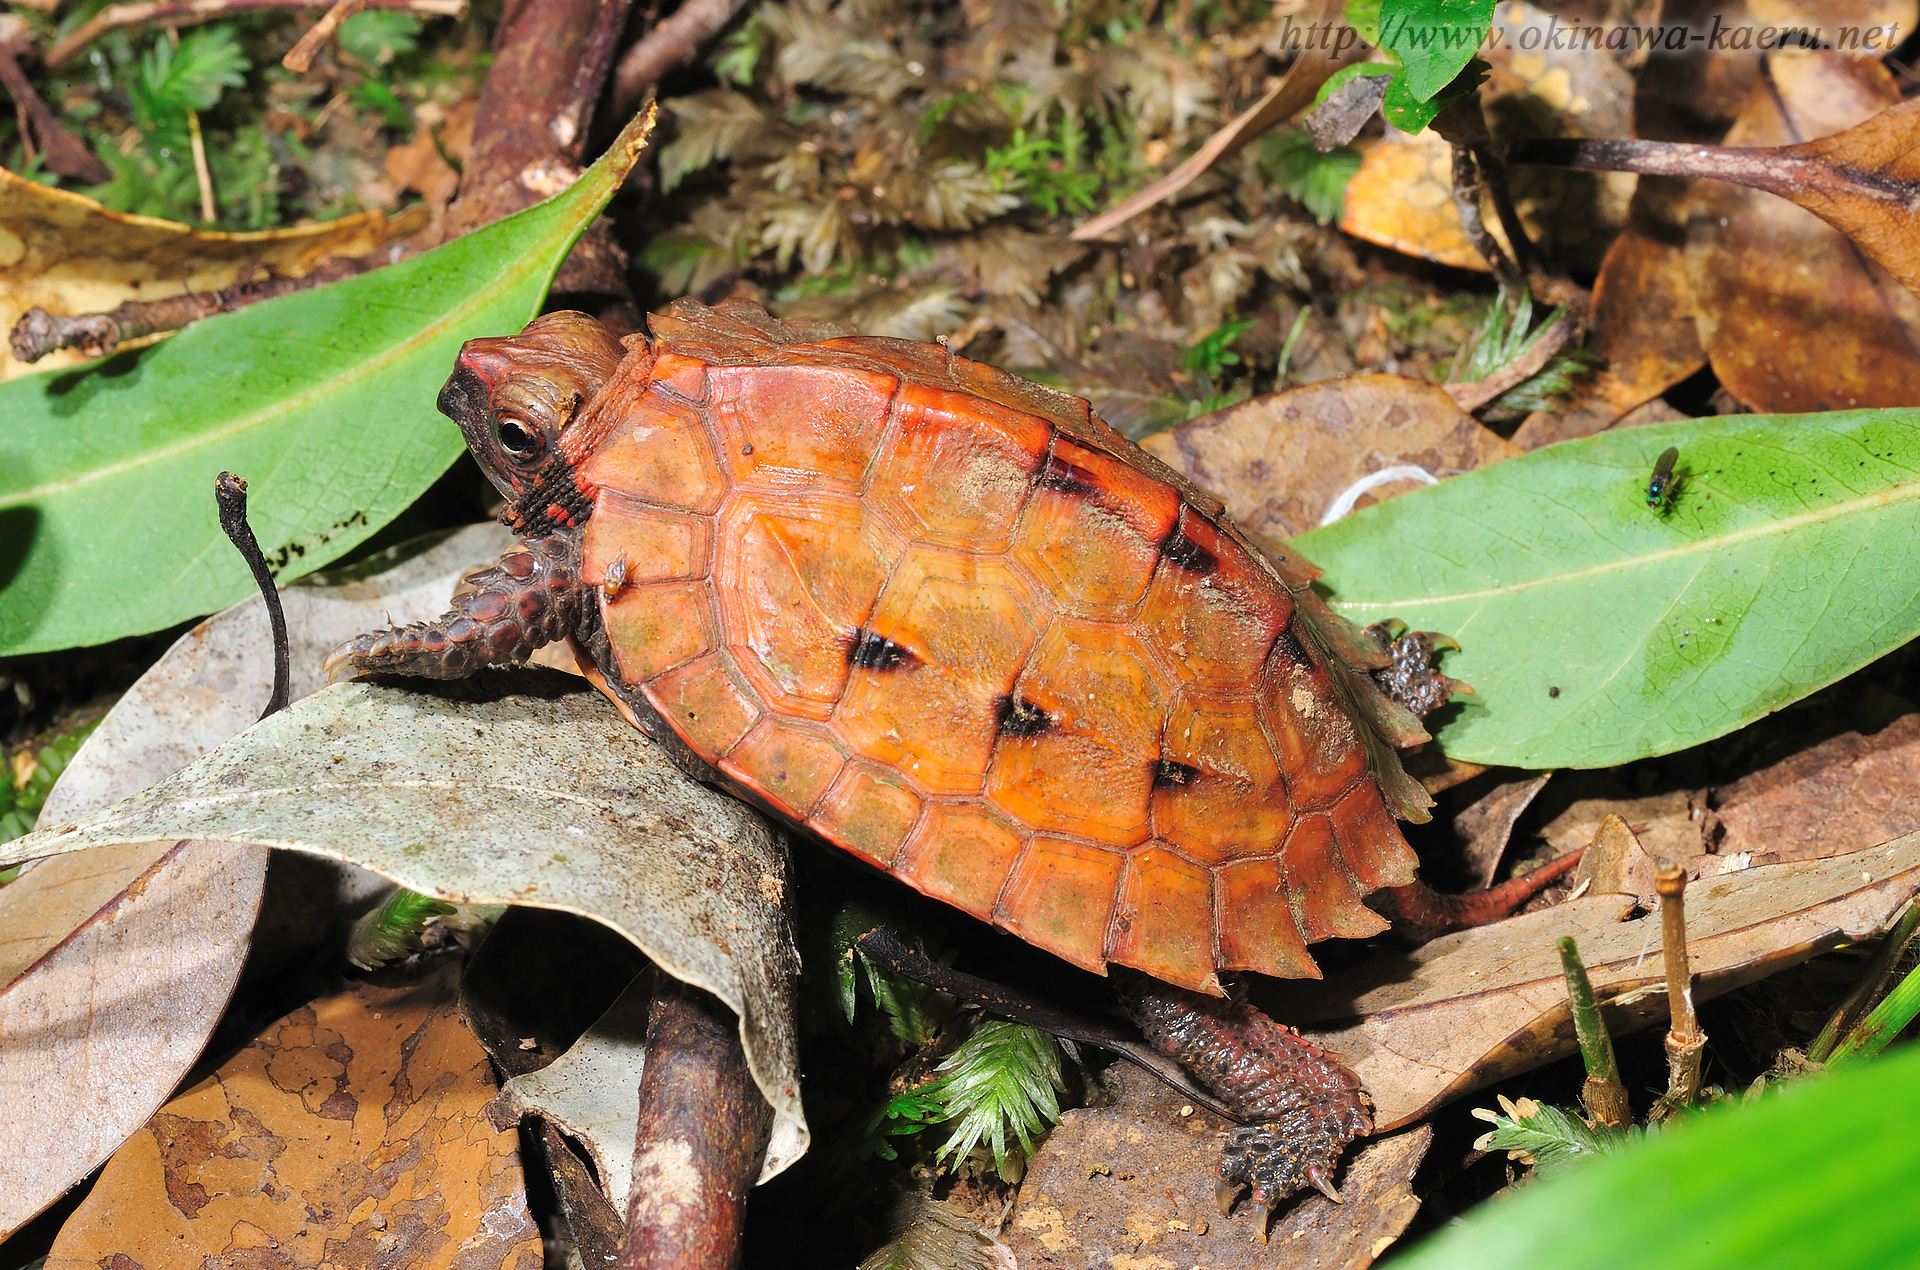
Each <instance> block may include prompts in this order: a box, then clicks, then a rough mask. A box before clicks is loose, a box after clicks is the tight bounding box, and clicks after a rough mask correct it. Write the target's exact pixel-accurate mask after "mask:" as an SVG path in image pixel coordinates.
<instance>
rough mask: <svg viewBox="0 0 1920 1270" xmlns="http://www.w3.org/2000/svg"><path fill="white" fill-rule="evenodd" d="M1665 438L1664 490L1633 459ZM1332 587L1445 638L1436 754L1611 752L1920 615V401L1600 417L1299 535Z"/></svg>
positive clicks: (1529, 759) (1696, 732) (1373, 615)
mask: <svg viewBox="0 0 1920 1270" xmlns="http://www.w3.org/2000/svg"><path fill="white" fill-rule="evenodd" d="M1669 445H1673V446H1678V447H1679V450H1680V461H1679V466H1678V468H1677V469H1676V470H1677V471H1678V473H1679V475H1680V480H1679V484H1678V492H1677V494H1676V495H1675V497H1674V500H1673V502H1672V505H1671V506H1670V508H1669V509H1668V510H1667V511H1666V512H1664V513H1662V512H1658V511H1655V510H1653V509H1651V508H1649V507H1648V506H1647V500H1646V486H1647V478H1648V476H1649V475H1650V474H1651V472H1652V470H1653V464H1654V460H1655V459H1656V458H1657V457H1658V455H1659V454H1660V452H1661V451H1662V450H1663V449H1665V448H1666V447H1667V446H1669ZM1297 543H1298V546H1299V548H1300V551H1301V552H1302V554H1304V555H1305V556H1306V557H1307V558H1308V559H1310V560H1312V561H1313V562H1314V563H1315V564H1317V565H1319V566H1320V567H1321V568H1323V569H1325V570H1326V573H1327V578H1326V582H1327V584H1328V585H1329V586H1331V588H1332V599H1333V605H1334V608H1335V609H1337V610H1338V611H1340V612H1341V613H1343V614H1344V615H1345V616H1347V617H1349V618H1352V619H1354V620H1355V621H1358V622H1360V623H1362V624H1371V623H1373V622H1378V621H1381V620H1383V619H1385V618H1389V617H1397V618H1400V619H1401V620H1403V621H1405V622H1407V623H1408V624H1409V625H1411V626H1413V627H1416V628H1418V629H1421V630H1429V631H1442V632H1445V633H1446V634H1449V635H1451V636H1453V637H1454V638H1455V639H1456V640H1458V641H1459V642H1460V648H1461V650H1460V652H1458V653H1453V654H1449V655H1448V657H1447V659H1446V662H1445V667H1446V671H1447V673H1448V674H1450V675H1452V676H1454V677H1456V678H1459V679H1464V680H1465V681H1466V682H1468V683H1470V684H1472V685H1473V687H1474V689H1475V690H1476V693H1477V695H1475V696H1472V697H1467V698H1465V699H1464V702H1463V704H1461V705H1458V706H1456V707H1449V708H1448V710H1447V711H1445V712H1443V713H1442V714H1440V715H1437V716H1435V718H1434V719H1430V720H1429V726H1434V725H1435V724H1436V723H1437V726H1438V732H1437V736H1438V738H1439V741H1440V744H1441V746H1442V747H1443V748H1444V749H1445V751H1446V752H1447V754H1449V755H1450V756H1452V757H1455V758H1461V759H1467V760H1469V761H1472V762H1477V763H1489V764H1510V765H1512V766H1515V767H1530V768H1547V767H1611V766H1613V765H1614V764H1616V763H1624V762H1627V761H1629V760H1632V759H1637V758H1644V757H1646V756H1648V755H1653V754H1665V753H1668V752H1670V751H1673V750H1678V749H1682V748H1684V747H1686V746H1690V745H1697V744H1699V743H1700V742H1702V741H1708V740H1711V739H1713V738H1714V737H1717V736H1721V735H1723V734H1725V733H1727V732H1730V731H1732V730H1733V729H1735V728H1737V727H1740V726H1742V725H1743V724H1746V723H1749V722H1752V721H1753V720H1754V719H1757V718H1759V717H1760V716H1762V715H1764V714H1767V713H1768V712H1769V711H1773V710H1777V709H1780V708H1781V707H1783V706H1786V705H1789V704H1791V703H1792V702H1794V701H1797V700H1799V699H1800V698H1801V697H1804V696H1806V695H1807V694H1808V693H1810V692H1812V691H1814V690H1815V689H1817V688H1820V687H1823V686H1825V685H1827V684H1830V683H1832V682H1833V681H1834V680H1836V679H1839V678H1840V677H1841V676H1843V675H1846V674H1848V673H1849V672H1851V671H1853V670H1856V669H1858V668H1859V667H1861V666H1863V665H1865V664H1866V663H1867V662H1869V661H1872V660H1873V659H1874V658H1876V657H1879V656H1881V655H1883V654H1885V653H1887V652H1888V651H1890V650H1892V649H1894V648H1897V647H1899V646H1900V645H1902V644H1904V643H1906V642H1907V641H1908V640H1911V639H1913V638H1914V637H1915V636H1916V635H1917V634H1920V410H1913V409H1897V410H1850V411H1841V412H1836V413H1833V414H1816V415H1783V416H1756V415H1731V416H1724V417H1719V418H1708V419H1694V420H1689V421H1686V422H1684V423H1674V424H1665V425H1659V426H1655V427H1647V428H1630V429H1625V430H1623V431H1619V432H1604V433H1601V434H1600V435H1598V436H1594V437H1587V438H1583V439H1581V440H1578V441H1570V442H1566V443H1564V444H1562V445H1556V446H1551V447H1548V448H1547V449H1544V450H1537V451H1535V452H1534V453H1532V454H1528V455H1524V456H1522V457H1520V458H1517V459H1511V460H1508V461H1507V462H1504V463H1496V464H1494V465H1492V466H1490V467H1485V468H1481V469H1480V470H1478V471H1476V472H1470V473H1468V474H1466V475H1464V476H1459V477H1455V478H1453V479H1452V480H1448V481H1443V482H1441V483H1440V484H1439V485H1436V486H1432V487H1429V488H1427V489H1422V490H1417V491H1415V492H1413V493H1411V494H1406V495H1403V496H1401V497H1399V498H1395V499H1392V500H1390V501H1388V502H1385V503H1382V504H1380V505H1378V506H1376V507H1371V508H1368V509H1366V510H1365V511H1362V512H1359V513H1356V514H1355V515H1353V516H1350V517H1348V518H1346V519H1344V520H1340V521H1337V522H1336V523H1334V524H1333V525H1330V526H1328V527H1326V528H1324V529H1318V530H1315V531H1314V532H1312V533H1309V534H1306V535H1303V536H1302V537H1301V538H1299V539H1298V540H1297Z"/></svg>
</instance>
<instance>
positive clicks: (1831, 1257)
mask: <svg viewBox="0 0 1920 1270" xmlns="http://www.w3.org/2000/svg"><path fill="white" fill-rule="evenodd" d="M1916 1119H1920V1048H1916V1047H1913V1046H1909V1047H1907V1048H1906V1049H1905V1050H1903V1051H1901V1052H1899V1053H1898V1054H1897V1055H1895V1056H1892V1057H1889V1058H1885V1059H1882V1060H1880V1061H1878V1062H1874V1063H1869V1064H1866V1065H1864V1066H1862V1067H1860V1068H1858V1069H1855V1070H1853V1071H1850V1072H1848V1073H1846V1074H1845V1075H1842V1076H1835V1077H1833V1078H1832V1079H1829V1080H1820V1081H1809V1082H1805V1083H1803V1084H1800V1085H1797V1086H1793V1087H1790V1088H1788V1089H1786V1090H1785V1091H1783V1092H1782V1093H1780V1094H1779V1095H1777V1096H1770V1097H1768V1098H1766V1099H1764V1100H1762V1101H1761V1102H1760V1103H1758V1104H1757V1105H1754V1106H1740V1107H1729V1108H1726V1109H1723V1110H1719V1111H1712V1112H1708V1113H1706V1114H1705V1115H1703V1116H1702V1117H1701V1118H1700V1120H1699V1121H1698V1122H1691V1121H1688V1122H1682V1123H1681V1124H1680V1125H1678V1126H1676V1127H1675V1128H1673V1129H1670V1130H1668V1131H1667V1132H1666V1133H1663V1134H1661V1135H1660V1136H1659V1137H1658V1138H1655V1139H1651V1140H1649V1141H1647V1142H1645V1143H1643V1144H1641V1145H1639V1146H1636V1147H1634V1148H1632V1149H1631V1150H1628V1151H1624V1152H1622V1153H1621V1154H1619V1155H1611V1156H1605V1157H1603V1158H1600V1159H1597V1160H1594V1161H1593V1162H1591V1163H1587V1164H1582V1165H1580V1166H1579V1167H1577V1168H1572V1169H1569V1170H1568V1171H1567V1172H1566V1173H1564V1174H1563V1175H1561V1176H1559V1177H1553V1178H1548V1179H1545V1180H1543V1181H1541V1182H1539V1183H1538V1184H1536V1185H1533V1186H1529V1187H1527V1188H1526V1189H1525V1191H1523V1192H1522V1193H1521V1194H1519V1195H1517V1196H1515V1197H1514V1198H1513V1199H1512V1200H1511V1201H1510V1202H1507V1203H1498V1204H1489V1205H1487V1206H1486V1207H1485V1208H1483V1209H1481V1210H1480V1211H1479V1212H1477V1213H1475V1214H1473V1215H1472V1216H1470V1217H1468V1218H1467V1219H1466V1220H1465V1221H1464V1222H1463V1223H1461V1224H1459V1225H1457V1226H1455V1227H1453V1228H1451V1229H1448V1230H1446V1231H1443V1232H1442V1233H1440V1234H1438V1235H1436V1236H1434V1237H1433V1238H1431V1239H1429V1240H1428V1241H1427V1242H1426V1243H1424V1244H1422V1245H1421V1246H1420V1247H1418V1248H1416V1249H1414V1250H1413V1251H1412V1253H1411V1254H1410V1255H1408V1256H1406V1257H1404V1258H1401V1259H1399V1260H1396V1261H1395V1262H1394V1263H1393V1264H1394V1267H1395V1270H1508V1268H1509V1267H1511V1268H1512V1270H1547V1268H1548V1267H1551V1270H1589V1267H1591V1268H1592V1270H1618V1268H1619V1267H1622V1266H1631V1267H1634V1270H1801V1268H1802V1267H1809V1266H1836V1267H1837V1266H1876V1267H1879V1266H1911V1265H1913V1264H1915V1260H1916V1255H1917V1254H1916V1249H1920V1204H1916V1203H1914V1196H1915V1195H1916V1194H1920V1134H1916V1133H1915V1132H1914V1131H1913V1125H1914V1123H1915V1121H1916Z"/></svg>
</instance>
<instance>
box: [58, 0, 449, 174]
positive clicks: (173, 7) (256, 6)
mask: <svg viewBox="0 0 1920 1270" xmlns="http://www.w3.org/2000/svg"><path fill="white" fill-rule="evenodd" d="M328 3H329V0H142V2H141V3H138V4H116V5H110V6H109V7H107V8H105V9H102V10H101V11H100V12H98V13H96V14H94V15H93V16H92V17H91V18H88V19H87V20H86V21H85V22H82V23H81V24H80V25H79V26H77V27H75V28H74V29H73V31H71V32H70V33H69V34H67V35H66V36H64V37H63V38H61V39H59V40H57V41H55V42H54V44H53V47H51V48H49V49H48V50H47V55H46V59H45V60H46V64H47V67H48V69H52V68H54V67H56V66H59V65H60V64H61V63H62V62H65V61H67V60H68V59H69V58H71V57H72V56H73V55H74V54H76V53H78V52H79V51H80V50H81V49H84V48H86V47H87V46H88V45H89V44H91V43H93V42H94V41H95V40H97V39H99V38H100V37H101V36H103V35H105V34H106V33H107V32H108V31H113V30H118V29H119V28H120V27H123V26H141V25H143V24H145V23H149V22H164V23H167V24H168V25H170V26H176V27H179V26H192V25H194V24H195V23H198V22H211V21H213V20H214V19H216V18H228V17H233V16H235V15H237V14H242V13H262V12H270V11H273V10H278V9H295V10H299V9H324V8H327V7H328ZM364 7H366V8H369V9H399V10H403V11H405V12H407V13H424V14H429V15H432V16H434V17H444V18H458V17H463V16H465V14H466V12H467V0H366V4H365V6H364ZM102 179H105V178H102Z"/></svg>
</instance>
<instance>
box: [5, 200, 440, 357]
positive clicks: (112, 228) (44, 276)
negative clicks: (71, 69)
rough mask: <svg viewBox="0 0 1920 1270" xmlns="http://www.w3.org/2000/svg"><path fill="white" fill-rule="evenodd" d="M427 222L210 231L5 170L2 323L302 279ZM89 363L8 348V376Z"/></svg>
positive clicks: (377, 218)
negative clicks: (31, 358) (269, 278)
mask: <svg viewBox="0 0 1920 1270" xmlns="http://www.w3.org/2000/svg"><path fill="white" fill-rule="evenodd" d="M423 221H424V217H422V216H419V215H416V214H413V213H406V214H402V215H400V216H396V217H391V218H389V217H388V216H387V215H386V214H385V213H382V212H364V213H360V214H358V215H354V216H343V217H341V218H340V219H339V220H334V221H328V222H326V223H325V224H319V225H297V226H294V227H292V228H289V229H271V230H265V231H262V232H259V233H251V234H220V233H203V232H201V231H200V230H196V229H193V228H191V227H189V226H186V225H180V224H176V223H175V222H173V221H166V220H157V219H155V218H154V217H151V216H130V215H126V214H123V213H121V212H110V211H108V210H107V209H106V208H104V207H102V206H100V204H98V203H96V202H94V201H93V200H92V199H90V198H83V197H81V196H80V195H78V194H73V193H70V192H68V191H66V190H57V189H54V188H52V187H50V186H46V185H40V184H38V183H36V182H34V181H29V180H27V179H26V178H24V177H20V176H15V175H14V174H13V173H11V172H8V171H6V170H4V169H0V327H4V328H5V329H7V330H11V329H13V324H14V323H15V322H17V321H19V320H20V315H21V314H23V313H25V312H26V311H27V310H28V309H30V308H32V307H34V306H35V305H38V306H40V307H41V308H43V309H45V310H47V311H48V312H49V313H56V314H60V315H63V316H72V315H75V314H80V313H104V312H106V311H107V310H109V309H112V308H114V307H115V306H117V305H119V304H120V303H121V302H122V301H125V300H160V299H165V298H166V297H168V296H174V295H183V294H185V293H186V292H189V291H212V290H217V289H218V288H220V287H225V286H231V285H232V284H233V283H234V282H236V281H239V280H240V279H241V278H242V277H243V276H248V275H251V274H254V273H256V272H257V271H258V270H260V269H271V270H273V271H275V272H276V273H281V274H286V275H289V276H292V277H298V276H300V275H302V274H305V273H306V272H308V271H309V270H310V269H312V268H313V267H314V266H315V265H316V264H318V263H319V262H320V260H321V259H322V258H323V257H326V256H365V255H368V254H370V253H372V252H373V251H376V250H378V249H379V248H380V247H381V246H383V245H385V244H386V243H387V242H389V241H391V240H392V239H394V238H398V237H400V236H402V235H405V234H409V233H412V232H413V231H414V230H416V229H418V228H419V227H420V225H421V224H422V223H423ZM82 360H84V358H83V357H82V355H81V354H80V353H79V352H78V351H77V350H74V349H68V350H66V351H64V352H61V353H56V354H53V355H52V356H49V357H45V358H42V359H41V360H40V361H38V362H36V363H34V364H33V365H31V366H29V365H27V364H26V363H24V362H21V361H18V360H16V359H15V358H14V356H13V353H12V352H11V351H10V350H8V349H6V348H4V347H0V380H6V379H12V378H13V377H14V376H16V375H24V374H27V373H29V372H30V371H36V370H46V369H48V368H50V367H60V366H69V365H73V364H75V363H77V362H79V361H82Z"/></svg>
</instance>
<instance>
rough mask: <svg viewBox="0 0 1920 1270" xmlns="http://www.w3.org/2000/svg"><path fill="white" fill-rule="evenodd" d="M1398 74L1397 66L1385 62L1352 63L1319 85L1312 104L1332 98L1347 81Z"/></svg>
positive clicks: (1349, 20) (1350, 20)
mask: <svg viewBox="0 0 1920 1270" xmlns="http://www.w3.org/2000/svg"><path fill="white" fill-rule="evenodd" d="M1348 22H1349V25H1351V22H1352V19H1351V16H1349V19H1348ZM1399 73H1400V68H1399V67H1398V66H1396V65H1392V64H1390V63H1387V62H1354V63H1352V64H1351V65H1348V66H1342V67H1341V68H1340V69H1339V70H1337V71H1335V72H1334V73H1333V74H1332V75H1331V76H1329V77H1328V79H1327V82H1326V83H1324V84H1322V85H1320V91H1319V92H1317V93H1315V94H1314V95H1313V104H1314V105H1316V106H1318V105H1319V104H1320V103H1321V102H1323V101H1325V100H1326V99H1327V98H1329V97H1331V96H1333V95H1334V94H1335V93H1337V92H1339V91H1340V90H1341V89H1342V88H1345V87H1346V86H1347V83H1348V81H1350V80H1355V79H1359V78H1360V77H1361V76H1363V75H1364V76H1366V77H1367V78H1369V79H1378V78H1379V77H1380V76H1382V75H1398V74H1399Z"/></svg>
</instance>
